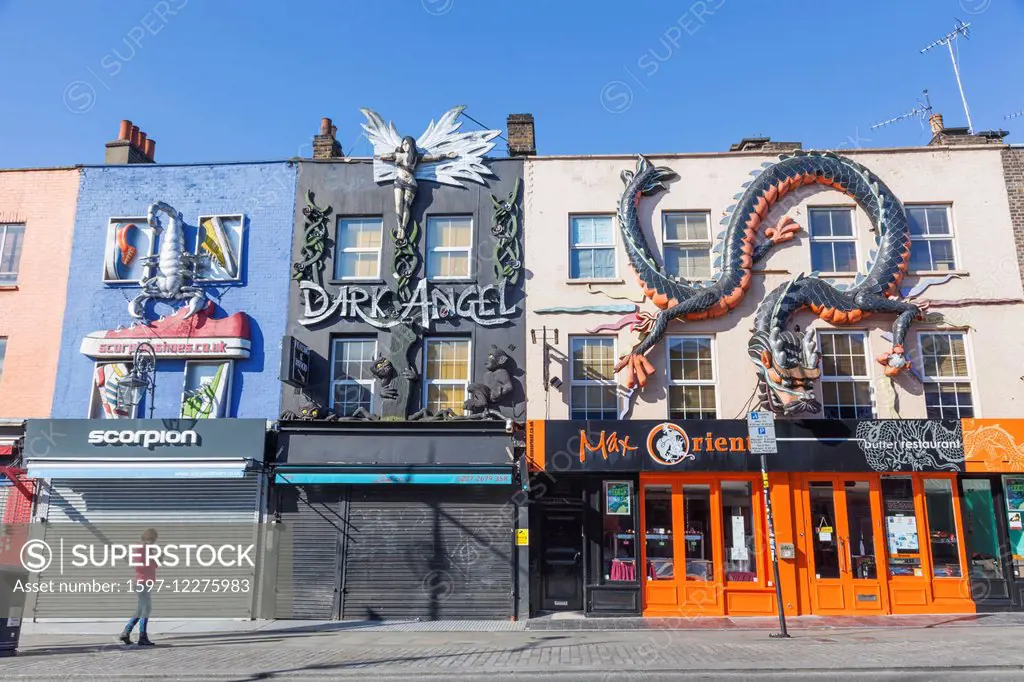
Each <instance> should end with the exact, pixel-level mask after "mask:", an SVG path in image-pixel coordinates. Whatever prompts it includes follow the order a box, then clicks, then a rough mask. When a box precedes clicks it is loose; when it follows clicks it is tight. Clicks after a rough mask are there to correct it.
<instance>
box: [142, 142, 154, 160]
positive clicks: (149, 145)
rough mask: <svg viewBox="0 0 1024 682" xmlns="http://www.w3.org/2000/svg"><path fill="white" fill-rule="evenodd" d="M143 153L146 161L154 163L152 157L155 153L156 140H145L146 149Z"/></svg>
mask: <svg viewBox="0 0 1024 682" xmlns="http://www.w3.org/2000/svg"><path fill="white" fill-rule="evenodd" d="M144 151H145V154H146V158H147V159H149V160H150V161H155V159H154V158H153V155H154V154H155V153H156V140H154V139H152V138H150V139H148V140H146V149H145V150H144Z"/></svg>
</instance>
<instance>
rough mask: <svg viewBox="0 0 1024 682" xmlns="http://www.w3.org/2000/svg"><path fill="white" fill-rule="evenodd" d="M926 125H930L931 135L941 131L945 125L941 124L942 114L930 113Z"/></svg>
mask: <svg viewBox="0 0 1024 682" xmlns="http://www.w3.org/2000/svg"><path fill="white" fill-rule="evenodd" d="M928 125H930V126H931V129H932V135H938V134H939V133H941V132H942V131H943V130H944V128H945V126H943V125H942V114H932V115H931V116H929V117H928Z"/></svg>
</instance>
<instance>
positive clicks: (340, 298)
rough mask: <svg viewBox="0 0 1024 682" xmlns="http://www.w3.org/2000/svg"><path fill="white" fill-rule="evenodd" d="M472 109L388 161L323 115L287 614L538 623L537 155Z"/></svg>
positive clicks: (296, 395) (301, 240) (293, 417)
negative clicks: (532, 438) (529, 344)
mask: <svg viewBox="0 0 1024 682" xmlns="http://www.w3.org/2000/svg"><path fill="white" fill-rule="evenodd" d="M459 111H461V110H454V109H453V110H452V111H450V112H448V114H446V115H445V116H444V117H442V118H441V119H440V120H439V124H438V129H442V132H441V133H438V132H437V131H435V134H434V137H433V138H430V131H429V130H428V132H427V133H424V135H423V136H421V137H420V140H419V141H418V144H419V147H416V146H415V145H407V144H406V142H405V140H403V139H401V138H397V137H396V138H393V139H390V138H389V140H388V142H393V147H392V146H388V145H387V144H384V145H382V144H381V143H380V136H381V135H385V136H386V135H387V134H388V130H387V129H386V128H382V127H376V128H374V130H373V131H371V134H370V139H371V142H374V143H376V144H375V147H376V148H375V156H374V158H372V159H371V158H344V157H342V156H340V154H341V149H340V147H339V146H338V144H337V143H336V142H334V133H333V130H332V129H331V126H330V123H329V121H327V120H325V123H324V126H323V128H322V129H321V135H320V136H318V137H317V138H316V144H315V145H314V147H315V156H317V157H323V158H315V159H314V160H307V161H302V162H300V164H299V175H298V192H299V194H300V197H301V199H300V201H299V202H298V207H297V210H296V215H295V230H294V231H295V235H294V241H293V261H294V266H293V268H294V272H293V282H292V287H291V291H290V294H289V296H290V299H289V322H288V335H289V337H290V338H288V339H286V343H285V344H284V348H285V357H284V358H282V369H281V371H282V382H283V384H282V390H283V398H282V406H283V409H284V413H283V414H282V415H281V421H280V433H279V435H278V447H277V453H276V459H275V462H274V486H273V492H272V494H271V498H270V499H271V501H270V504H271V512H272V514H273V515H274V518H275V520H276V521H277V522H278V523H280V524H283V527H284V528H285V529H286V531H287V532H286V533H284V534H283V535H282V537H285V538H287V539H288V542H289V543H290V551H289V550H284V551H282V553H281V555H280V559H279V561H278V566H277V567H276V570H277V577H276V583H277V594H276V609H275V611H276V614H275V615H276V616H277V617H279V618H317V619H319V618H326V619H368V618H372V619H375V618H410V617H414V618H425V619H440V618H515V617H517V616H520V615H521V616H522V617H525V616H526V608H525V606H521V604H526V603H528V595H526V594H525V593H524V592H523V590H525V586H526V584H527V581H526V579H525V573H526V566H527V557H526V550H527V547H526V546H525V545H526V537H525V531H524V532H523V533H520V534H519V535H520V536H521V537H519V538H518V540H517V533H516V530H517V529H519V528H523V529H525V528H526V522H525V512H524V511H523V512H522V514H521V511H522V510H521V509H520V507H519V504H518V502H519V498H520V497H525V494H524V493H520V494H519V495H518V496H517V494H516V493H517V491H519V490H520V489H521V487H522V486H521V483H520V481H521V476H522V475H525V457H524V449H523V447H524V442H523V430H522V424H523V423H524V421H525V418H526V404H525V393H524V390H523V368H524V366H525V363H524V345H525V342H526V335H525V329H524V314H523V293H522V281H523V278H524V276H525V273H524V271H523V267H522V264H523V254H522V238H521V230H522V228H523V225H522V223H521V219H520V215H521V202H522V196H521V195H522V171H523V162H522V160H520V159H516V158H507V159H490V158H485V157H483V156H482V154H483V152H484V151H486V150H489V149H490V148H491V146H493V145H492V144H490V143H489V142H488V140H490V139H491V138H493V137H494V135H495V134H496V133H494V131H476V132H475V133H474V132H472V131H470V133H471V140H470V141H471V143H473V144H475V146H473V145H472V144H471V145H467V144H466V143H465V140H464V139H463V138H460V137H459V136H460V135H464V134H465V133H463V132H459V133H457V134H456V133H455V132H454V131H455V129H456V128H457V125H455V124H454V123H453V122H454V121H455V120H456V118H457V115H458V113H459ZM453 112H454V113H453ZM364 113H366V115H367V117H368V119H369V121H370V123H369V125H371V127H372V126H373V125H374V119H373V118H372V117H371V114H372V112H364ZM373 116H375V114H373ZM453 116H454V117H455V118H453ZM445 125H449V129H448V131H447V133H445V134H447V135H448V137H447V138H444V139H442V140H441V141H440V142H438V136H439V135H440V136H441V137H443V136H444V135H443V133H444V130H443V129H444V126H445ZM431 127H432V128H433V124H432V125H431ZM390 132H391V133H394V130H393V129H391V131H390ZM375 133H376V137H375V136H374V134H375ZM492 133H493V134H492ZM407 139H410V140H411V138H407ZM473 140H475V143H474V142H473ZM392 148H393V149H394V151H393V152H392V151H391V149H392ZM403 150H404V151H403ZM513 151H514V150H513ZM403 154H404V156H403ZM396 155H397V156H396ZM402 164H404V169H405V170H406V171H408V173H407V174H406V175H405V176H404V177H403V174H402V172H401V171H402V170H403V166H402ZM412 173H415V178H416V180H413V181H412V182H409V178H411V177H413V175H412ZM474 175H475V176H476V177H475V179H474V177H473V176H474ZM517 542H519V543H520V544H517ZM520 555H522V556H520ZM520 585H522V586H523V589H522V590H521V589H520Z"/></svg>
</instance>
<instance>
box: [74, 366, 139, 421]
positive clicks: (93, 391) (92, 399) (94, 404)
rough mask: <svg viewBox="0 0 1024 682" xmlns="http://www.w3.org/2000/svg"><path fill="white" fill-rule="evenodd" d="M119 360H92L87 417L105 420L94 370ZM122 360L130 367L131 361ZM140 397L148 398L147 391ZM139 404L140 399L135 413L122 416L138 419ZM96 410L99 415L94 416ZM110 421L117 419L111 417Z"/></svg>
mask: <svg viewBox="0 0 1024 682" xmlns="http://www.w3.org/2000/svg"><path fill="white" fill-rule="evenodd" d="M119 362H122V360H102V361H99V362H94V363H93V364H92V373H91V374H90V375H89V411H88V412H87V413H86V415H85V416H86V418H87V419H102V420H106V419H107V418H106V416H104V412H103V404H102V402H100V396H99V389H98V388H97V387H96V370H97V369H99V367H100V366H101V365H116V364H117V363H119ZM123 362H124V363H125V364H126V365H128V369H129V370H131V369H132V361H131V360H128V359H126V360H123ZM142 397H143V399H144V400H149V394H148V392H147V393H146V395H144V396H142ZM141 405H142V401H140V403H139V405H136V406H135V414H133V415H131V416H129V417H124V419H138V418H139V407H140V406H141ZM147 407H148V405H147ZM97 412H98V413H99V415H100V416H98V417H96V416H94V415H95V414H97ZM110 421H117V420H116V419H112V420H110Z"/></svg>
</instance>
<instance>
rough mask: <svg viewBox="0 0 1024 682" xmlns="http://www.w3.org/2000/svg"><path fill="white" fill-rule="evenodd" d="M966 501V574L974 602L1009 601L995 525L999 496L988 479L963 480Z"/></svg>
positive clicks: (997, 527)
mask: <svg viewBox="0 0 1024 682" xmlns="http://www.w3.org/2000/svg"><path fill="white" fill-rule="evenodd" d="M960 489H961V492H962V498H961V499H962V500H963V514H964V539H965V541H966V543H967V572H968V577H969V578H970V580H971V597H972V598H973V599H974V601H975V602H985V601H988V600H1008V599H1009V598H1010V587H1009V583H1008V582H1007V580H1006V566H1005V563H1004V561H1003V552H1002V551H1000V544H1001V543H1000V542H999V526H998V525H996V524H997V521H996V496H995V495H994V490H993V486H992V481H991V480H990V479H987V478H963V479H961V480H960Z"/></svg>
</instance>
